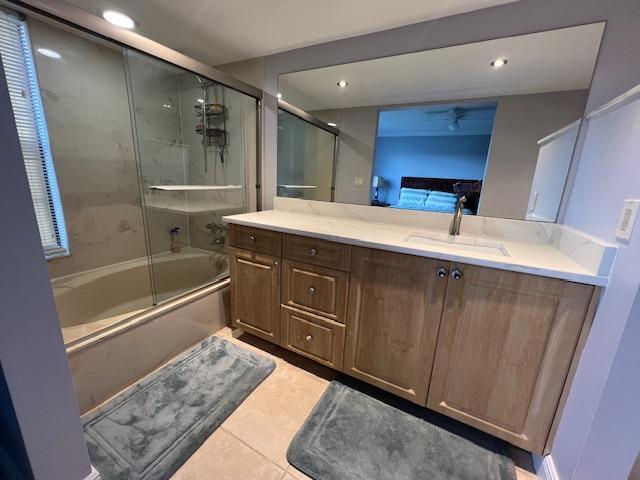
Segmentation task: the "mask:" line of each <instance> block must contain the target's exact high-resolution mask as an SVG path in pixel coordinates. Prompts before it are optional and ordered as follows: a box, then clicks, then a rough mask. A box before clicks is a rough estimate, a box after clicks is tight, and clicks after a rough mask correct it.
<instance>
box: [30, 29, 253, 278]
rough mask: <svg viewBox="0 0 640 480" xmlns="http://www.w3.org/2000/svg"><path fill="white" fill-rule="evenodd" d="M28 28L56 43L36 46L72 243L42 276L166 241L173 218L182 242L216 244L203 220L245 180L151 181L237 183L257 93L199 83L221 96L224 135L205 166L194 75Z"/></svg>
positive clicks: (233, 209) (227, 209)
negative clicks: (224, 188)
mask: <svg viewBox="0 0 640 480" xmlns="http://www.w3.org/2000/svg"><path fill="white" fill-rule="evenodd" d="M29 28H30V32H31V38H32V42H33V47H34V52H36V51H37V48H40V47H45V48H49V49H52V50H55V51H57V52H58V53H60V54H61V58H60V59H52V58H48V57H45V56H42V55H39V54H37V53H36V55H35V60H36V68H37V72H38V77H39V82H40V87H41V91H42V97H43V103H44V108H45V116H46V119H47V125H48V129H49V136H50V139H51V146H52V152H53V157H54V164H55V167H56V173H57V177H58V180H59V186H60V190H61V194H62V202H63V208H64V212H65V220H66V226H67V230H68V234H69V239H70V250H71V255H70V256H68V257H65V258H60V259H56V260H53V261H50V262H49V270H50V274H51V277H52V278H58V277H61V276H65V275H70V274H74V273H79V272H83V271H86V270H91V269H94V268H99V267H104V266H107V265H112V264H115V263H120V262H123V261H127V260H131V259H134V258H140V257H144V256H145V255H147V254H148V253H150V254H151V255H155V254H158V253H163V252H168V251H169V250H170V244H171V242H170V234H169V230H170V229H171V228H173V227H178V228H179V229H180V234H179V237H178V241H179V243H181V244H182V245H184V246H191V247H196V248H201V249H206V250H211V251H221V250H224V247H225V245H224V244H223V245H219V244H216V243H215V242H214V235H213V234H212V231H211V229H210V228H207V225H210V224H212V223H220V222H221V217H222V216H223V215H228V214H233V213H240V212H243V211H245V208H246V204H247V200H246V190H238V191H233V192H228V191H198V192H192V191H190V192H185V191H160V190H154V189H151V188H150V187H151V186H153V185H228V184H233V185H244V184H245V168H244V165H245V156H246V154H251V152H254V150H253V149H254V148H255V146H253V147H252V146H251V145H252V144H254V143H255V139H256V136H255V121H256V111H255V100H253V99H252V98H250V97H247V96H245V95H243V94H241V93H239V92H236V91H233V90H231V89H228V88H225V87H222V86H220V85H216V86H210V87H209V88H208V94H209V98H210V101H212V102H218V103H223V104H224V105H225V109H226V115H225V120H224V124H222V123H221V124H220V128H223V127H224V128H225V129H226V131H227V144H226V147H225V148H224V155H223V157H221V156H220V149H219V147H216V146H211V147H209V149H208V150H207V166H206V168H205V157H204V150H203V145H202V136H201V135H200V134H198V133H196V125H197V124H198V123H201V120H200V119H199V118H197V117H196V114H195V113H196V112H195V109H194V105H198V104H199V102H198V99H202V98H203V97H204V94H203V90H202V87H201V86H200V84H199V83H198V81H197V79H196V77H195V75H193V74H191V73H188V72H183V71H181V70H179V69H177V68H175V67H173V66H171V65H167V64H165V63H163V62H160V61H158V60H155V59H153V58H151V57H148V56H146V55H144V54H140V53H137V52H133V51H125V52H124V53H123V50H122V49H121V48H119V47H116V46H114V45H112V44H110V43H108V42H104V41H102V40H99V39H93V38H90V37H85V36H84V35H82V36H81V35H77V34H75V33H72V32H69V31H66V30H62V29H59V28H56V27H53V26H50V25H48V24H46V23H42V22H38V21H35V20H30V22H29ZM134 133H135V140H137V146H136V144H135V142H134ZM136 148H137V151H136ZM252 148H253V149H252ZM137 162H138V163H137ZM139 174H140V177H141V180H142V185H140V183H139V178H138V177H139ZM141 188H142V195H143V196H144V198H143V199H141V191H140V189H141ZM141 200H144V202H142V201H141ZM143 205H144V212H145V213H146V221H147V223H146V228H147V232H146V233H147V235H148V245H147V240H146V239H145V224H144V218H143ZM147 246H149V247H150V250H149V251H148V249H147ZM158 280H159V279H158V278H155V281H156V282H158ZM149 288H151V285H149Z"/></svg>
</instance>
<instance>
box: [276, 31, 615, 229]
mask: <svg viewBox="0 0 640 480" xmlns="http://www.w3.org/2000/svg"><path fill="white" fill-rule="evenodd" d="M603 29H604V24H603V23H597V24H590V25H581V26H576V27H569V28H564V29H559V30H550V31H546V32H539V33H533V34H529V35H521V36H516V37H508V38H500V39H496V40H489V41H485V42H478V43H471V44H465V45H457V46H452V47H447V48H441V49H437V50H428V51H422V52H415V53H409V54H404V55H397V56H393V57H385V58H379V59H374V60H366V61H361V62H356V63H351V64H344V65H335V66H331V67H325V68H319V69H314V70H306V71H301V72H293V73H288V74H285V75H281V76H280V79H279V92H280V94H281V96H282V98H283V100H286V102H288V103H289V104H293V105H295V106H296V107H298V108H300V109H302V110H304V111H306V112H307V113H309V114H310V115H311V116H313V117H315V118H316V119H318V120H320V121H322V122H325V123H327V124H330V125H333V124H335V125H336V126H337V128H338V129H339V138H338V148H336V152H338V155H337V158H336V159H335V162H333V161H329V160H326V159H325V160H321V159H320V158H319V157H314V155H316V153H315V152H316V150H314V147H313V146H311V145H309V146H305V147H303V145H306V143H307V140H306V138H307V136H308V135H309V134H308V133H306V132H305V129H304V128H301V127H300V128H298V129H294V128H292V127H289V126H288V125H287V119H286V118H283V114H281V115H280V116H279V123H278V125H279V136H278V184H279V188H278V195H281V196H296V197H300V198H313V199H318V200H320V199H322V200H329V199H330V198H328V196H327V195H324V196H321V195H314V194H312V193H310V192H302V190H298V191H297V192H292V191H291V189H287V188H281V185H285V186H286V185H289V184H294V185H302V186H311V183H310V182H308V181H307V180H306V177H304V174H303V173H301V172H304V171H305V165H310V166H316V165H328V164H329V163H331V165H332V166H333V165H334V163H335V173H334V174H333V175H332V176H333V177H334V178H335V184H334V191H333V196H332V197H333V198H331V200H333V201H336V202H342V203H355V204H363V205H376V206H381V207H390V208H402V209H412V210H426V211H434V212H443V213H451V212H453V210H454V208H455V203H456V201H457V199H458V198H459V197H460V196H462V195H464V196H465V197H466V198H467V202H466V204H465V210H464V213H465V214H467V215H472V214H475V215H482V216H490V217H503V218H514V219H527V220H538V221H551V222H553V221H555V220H556V217H557V213H558V209H559V206H560V201H561V198H562V193H563V190H564V185H565V183H566V178H567V175H568V172H569V168H570V164H571V158H572V155H573V149H574V146H575V142H576V139H577V136H578V131H579V128H580V119H581V118H582V116H583V114H584V108H585V104H586V100H587V96H588V93H589V85H590V83H591V76H592V74H593V69H594V66H595V62H596V57H597V53H598V49H599V45H600V40H601V37H602V32H603ZM294 118H295V117H294ZM296 120H298V121H302V120H300V119H299V118H296ZM307 125H310V124H307ZM313 128H317V127H315V126H313ZM321 151H322V150H321V149H319V150H317V152H321ZM325 155H326V153H325ZM314 168H317V167H314ZM288 175H289V176H290V177H291V178H295V181H294V180H292V179H291V180H290V179H287V178H288V177H287V176H288ZM310 178H311V177H310ZM325 178H329V177H327V176H325ZM285 179H286V181H285ZM314 182H315V177H314ZM307 184H309V185H307ZM313 185H316V183H313ZM316 188H317V187H316Z"/></svg>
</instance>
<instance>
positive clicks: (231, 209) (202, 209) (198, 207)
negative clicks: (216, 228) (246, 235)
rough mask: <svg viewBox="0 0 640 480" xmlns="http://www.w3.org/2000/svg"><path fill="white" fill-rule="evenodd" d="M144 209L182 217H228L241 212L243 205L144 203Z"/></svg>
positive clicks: (197, 202) (200, 202)
mask: <svg viewBox="0 0 640 480" xmlns="http://www.w3.org/2000/svg"><path fill="white" fill-rule="evenodd" d="M145 207H146V208H150V209H152V210H156V211H161V212H167V213H179V214H182V215H188V214H200V213H217V214H220V215H230V214H234V213H241V212H243V211H244V210H243V208H244V207H243V205H234V204H229V203H218V202H216V203H212V202H208V201H207V202H204V201H189V202H156V201H153V200H152V201H149V200H147V201H146V202H145Z"/></svg>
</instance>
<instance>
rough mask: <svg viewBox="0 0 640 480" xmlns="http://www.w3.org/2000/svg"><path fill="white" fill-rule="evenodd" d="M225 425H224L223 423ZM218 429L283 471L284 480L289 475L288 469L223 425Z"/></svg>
mask: <svg viewBox="0 0 640 480" xmlns="http://www.w3.org/2000/svg"><path fill="white" fill-rule="evenodd" d="M223 425H224V423H223ZM218 429H220V430H223V431H224V432H225V433H227V434H229V435H231V436H232V437H233V438H235V439H236V440H238V441H239V442H240V443H241V444H243V445H244V446H245V447H247V448H248V449H249V450H251V451H253V452H255V453H257V454H258V455H260V456H261V457H262V458H264V459H265V460H266V461H267V462H269V463H271V464H272V465H275V466H276V467H277V468H278V469H279V470H283V472H284V473H283V476H282V477H281V479H282V478H284V477H285V475H286V474H287V469H283V468H282V467H281V466H280V465H278V464H277V463H276V462H274V461H273V460H271V459H270V458H269V457H267V456H266V455H265V454H264V453H262V452H260V451H259V450H257V449H256V448H254V447H252V446H251V445H249V444H248V443H247V442H245V441H244V440H243V439H241V438H240V437H238V436H237V435H235V434H234V433H233V432H231V431H229V430H227V429H226V428H224V427H223V426H222V425H220V427H218Z"/></svg>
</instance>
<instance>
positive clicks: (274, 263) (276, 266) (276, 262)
mask: <svg viewBox="0 0 640 480" xmlns="http://www.w3.org/2000/svg"><path fill="white" fill-rule="evenodd" d="M273 266H274V267H275V268H278V261H277V260H276V261H275V262H273Z"/></svg>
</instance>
